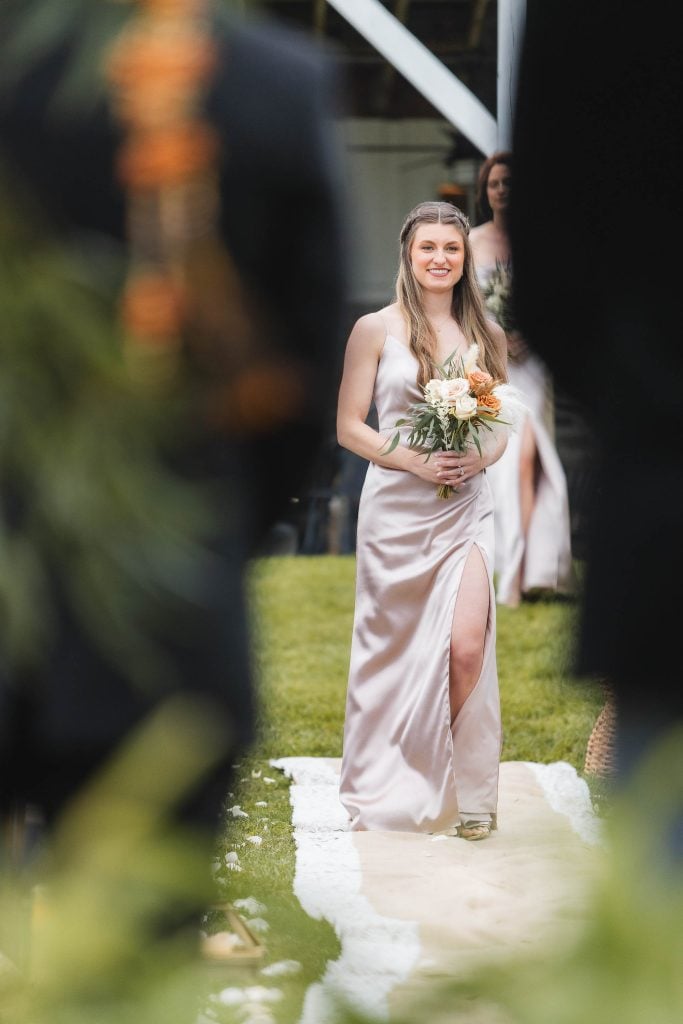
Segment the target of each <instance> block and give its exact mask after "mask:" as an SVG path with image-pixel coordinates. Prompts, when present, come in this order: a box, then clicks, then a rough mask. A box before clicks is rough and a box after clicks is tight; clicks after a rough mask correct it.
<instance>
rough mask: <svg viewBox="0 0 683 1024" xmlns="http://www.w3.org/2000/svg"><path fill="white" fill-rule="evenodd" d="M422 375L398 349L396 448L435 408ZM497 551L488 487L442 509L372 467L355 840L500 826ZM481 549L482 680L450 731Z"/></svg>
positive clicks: (354, 702) (351, 736)
mask: <svg viewBox="0 0 683 1024" xmlns="http://www.w3.org/2000/svg"><path fill="white" fill-rule="evenodd" d="M417 371H418V364H417V360H416V359H415V357H414V356H413V355H412V353H411V352H410V350H409V349H408V348H407V346H405V345H404V344H402V342H401V341H399V340H398V339H397V338H395V337H394V336H393V335H391V334H389V335H387V338H386V340H385V344H384V348H383V350H382V354H381V357H380V361H379V365H378V369H377V377H376V382H375V393H374V401H375V406H376V409H377V414H378V420H379V429H380V433H382V435H383V436H385V437H387V438H388V437H390V436H391V435H392V434H393V433H394V430H395V426H394V425H395V422H396V420H397V419H399V418H400V417H402V416H404V415H405V414H406V411H407V409H408V406H409V405H410V404H412V403H413V402H417V401H420V399H421V397H422V396H421V393H420V391H419V388H418V386H417ZM407 432H408V431H407V428H402V433H403V437H404V440H405V438H406V436H407ZM493 543H494V525H493V501H492V497H491V492H490V489H489V485H488V480H487V478H486V473H478V474H477V475H476V476H475V477H473V478H472V479H471V480H468V481H467V482H466V483H465V484H463V485H461V486H460V487H459V488H458V490H457V491H456V492H455V493H454V494H452V495H451V497H450V498H448V499H442V498H438V497H437V495H436V486H435V485H434V484H432V483H428V482H427V481H424V480H421V479H420V478H419V477H417V476H415V475H414V474H413V473H409V472H405V471H402V470H394V469H386V468H384V467H382V466H378V465H376V464H375V463H372V462H371V463H370V465H369V466H368V470H367V474H366V478H365V482H364V485H363V490H362V493H361V499H360V505H359V512H358V534H357V543H356V604H355V614H354V624H353V633H352V641H351V657H350V665H349V679H348V688H347V697H346V716H345V722H344V745H343V754H342V768H341V784H340V799H341V802H342V804H343V805H344V807H345V808H346V810H347V812H348V815H349V827H350V828H351V829H370V830H386V831H404V832H439V831H445V830H447V829H450V828H452V827H454V826H455V825H457V824H458V821H459V814H460V812H461V811H462V812H467V813H468V814H472V816H475V815H476V814H481V815H487V814H490V815H492V816H493V820H494V823H495V815H496V807H497V797H498V770H499V763H500V747H501V723H500V700H499V694H498V674H497V666H496V652H495V633H496V621H495V618H496V605H495V598H494V591H493V571H492V566H493V554H494V552H493ZM475 544H476V545H477V546H478V548H479V551H480V553H481V556H482V559H483V562H484V566H485V568H486V573H487V577H488V584H489V612H488V620H487V627H486V634H485V642H484V651H483V660H482V668H481V672H480V676H479V679H478V681H477V683H476V685H475V687H474V689H473V690H472V692H471V694H470V695H469V696H468V698H467V700H466V702H465V704H464V705H463V707H462V709H461V711H460V713H459V714H458V716H457V718H456V720H455V721H454V722H453V724H452V725H451V708H450V697H449V662H450V643H451V632H452V629H453V619H454V614H455V608H456V601H457V598H458V592H459V589H460V583H461V580H462V574H463V571H464V567H465V563H466V560H467V557H468V555H469V553H470V551H471V550H472V547H473V545H475Z"/></svg>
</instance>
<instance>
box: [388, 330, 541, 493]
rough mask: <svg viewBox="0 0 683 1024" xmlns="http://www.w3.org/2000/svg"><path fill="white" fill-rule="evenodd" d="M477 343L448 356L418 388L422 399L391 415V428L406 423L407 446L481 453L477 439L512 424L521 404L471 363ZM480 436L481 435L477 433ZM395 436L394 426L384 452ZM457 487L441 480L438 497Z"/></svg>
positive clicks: (511, 390) (393, 445)
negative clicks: (400, 413)
mask: <svg viewBox="0 0 683 1024" xmlns="http://www.w3.org/2000/svg"><path fill="white" fill-rule="evenodd" d="M478 355H479V346H478V345H470V347H469V349H468V350H467V352H466V353H465V355H464V357H462V356H461V357H459V358H456V357H455V356H454V355H452V356H450V357H449V358H448V359H447V360H446V362H445V363H444V364H443V366H438V367H437V369H438V370H439V372H440V374H441V377H434V378H432V380H430V381H428V382H427V384H425V386H424V387H423V389H422V390H423V392H424V398H425V400H424V402H416V403H415V404H414V405H411V406H410V408H409V409H408V416H407V417H406V418H404V419H400V420H397V421H396V423H395V426H396V427H397V428H400V427H404V426H409V427H410V433H409V435H408V441H407V443H408V447H409V448H417V449H419V450H420V451H424V452H426V453H427V458H429V457H430V455H433V453H434V452H439V451H442V452H464V451H466V450H467V448H468V447H471V446H473V447H475V448H476V449H477V451H478V452H479V454H480V455H481V454H482V440H484V439H485V438H486V436H488V435H490V434H493V433H494V432H495V431H496V430H497V429H499V428H501V427H503V428H506V427H510V428H513V427H514V423H515V419H516V416H517V412H518V408H519V407H520V406H521V403H520V401H519V399H518V398H517V396H516V391H515V389H514V388H512V387H511V386H510V385H509V384H504V383H503V382H502V381H497V380H494V378H493V377H492V376H491V374H490V373H486V372H485V371H484V370H481V369H480V368H479V367H478V366H477V357H478ZM480 435H481V436H480ZM400 440H401V431H400V429H397V430H396V433H395V434H394V435H393V437H392V438H391V439H390V441H389V442H388V447H387V448H386V449H385V454H387V455H388V454H389V453H390V452H392V451H393V450H394V448H396V446H397V445H398V443H399V441H400ZM454 490H456V491H457V487H456V488H454V487H451V486H450V485H449V484H441V485H440V486H439V488H438V490H437V492H436V493H437V496H438V497H439V498H449V497H450V496H451V494H452V493H453V491H454Z"/></svg>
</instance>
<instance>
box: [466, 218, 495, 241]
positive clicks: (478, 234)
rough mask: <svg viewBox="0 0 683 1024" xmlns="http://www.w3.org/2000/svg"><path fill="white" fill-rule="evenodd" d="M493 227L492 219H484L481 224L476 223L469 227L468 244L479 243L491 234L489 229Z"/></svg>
mask: <svg viewBox="0 0 683 1024" xmlns="http://www.w3.org/2000/svg"><path fill="white" fill-rule="evenodd" d="M492 227H493V221H490V220H485V221H484V223H483V224H477V226H476V227H474V228H471V229H470V244H471V245H475V246H476V245H479V244H480V243H481V242H485V241H487V240H488V239H489V237H490V235H491V229H492Z"/></svg>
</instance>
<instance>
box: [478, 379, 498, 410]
mask: <svg viewBox="0 0 683 1024" xmlns="http://www.w3.org/2000/svg"><path fill="white" fill-rule="evenodd" d="M486 376H488V374H487V375H486ZM501 404H502V403H501V401H500V398H496V396H495V395H487V394H483V395H477V408H479V409H483V410H484V412H487V413H489V414H490V415H491V416H497V415H498V413H499V412H500V408H501Z"/></svg>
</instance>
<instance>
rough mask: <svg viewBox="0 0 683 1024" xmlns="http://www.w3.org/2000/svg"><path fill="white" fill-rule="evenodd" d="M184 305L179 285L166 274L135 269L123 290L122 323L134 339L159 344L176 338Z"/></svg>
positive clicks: (181, 320)
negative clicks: (136, 270) (136, 271)
mask: <svg viewBox="0 0 683 1024" xmlns="http://www.w3.org/2000/svg"><path fill="white" fill-rule="evenodd" d="M184 306H185V302H184V296H183V290H182V288H181V286H180V285H179V284H178V283H177V282H176V281H174V280H172V279H171V278H170V277H169V276H168V275H167V274H163V273H161V272H159V271H143V272H139V273H137V274H135V275H134V276H133V277H131V278H130V280H129V281H128V283H127V285H126V288H125V291H124V295H123V302H122V319H123V324H124V326H125V328H126V329H127V330H128V331H129V332H130V334H131V335H133V336H134V337H135V338H140V339H144V340H145V341H148V342H150V341H151V342H153V343H155V344H161V345H163V344H165V343H166V342H167V340H170V339H172V338H176V337H177V335H178V333H179V331H180V329H181V326H182V322H183V310H184Z"/></svg>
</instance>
